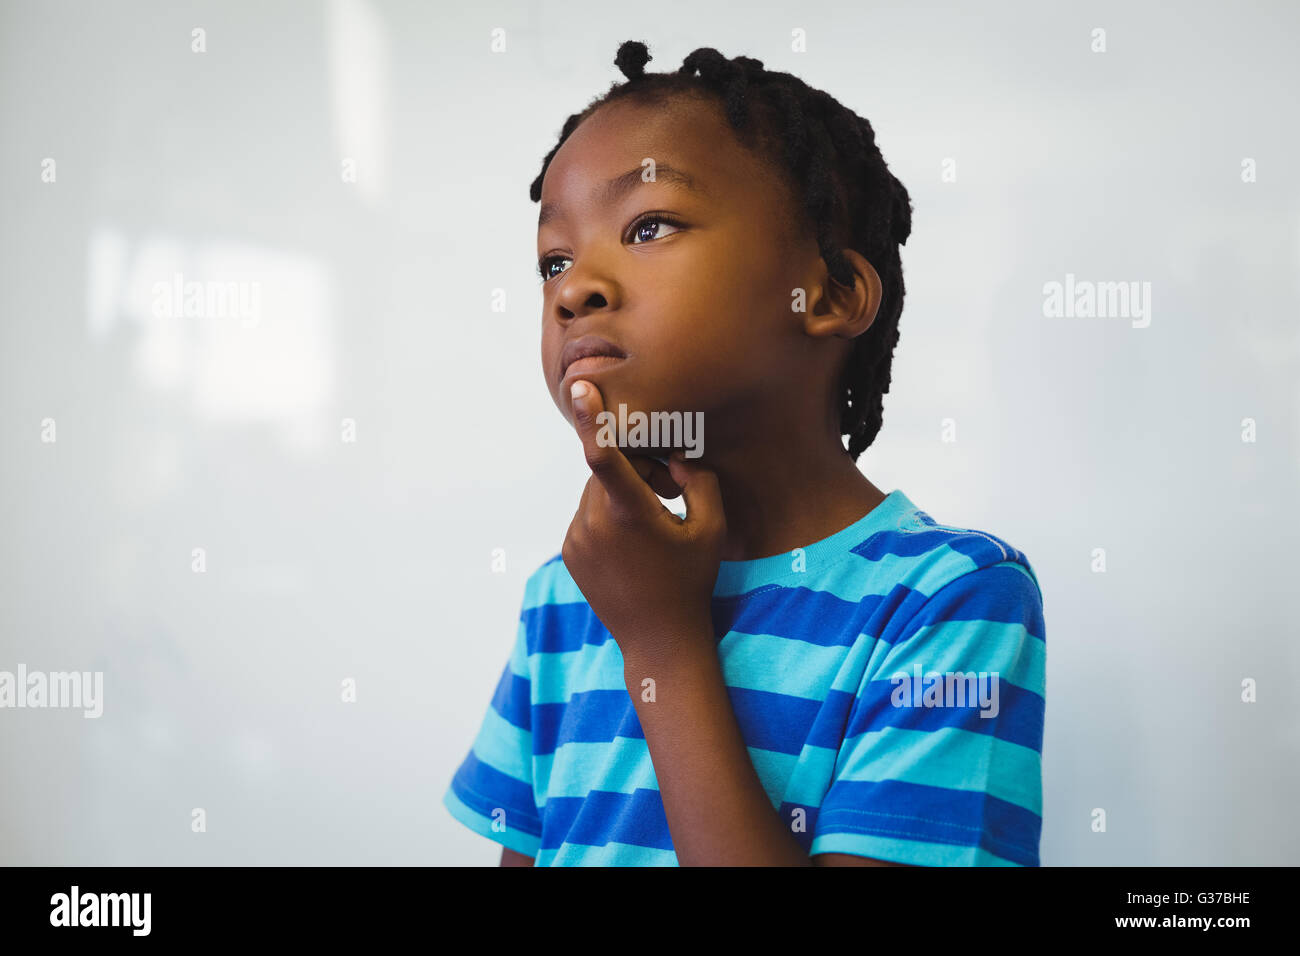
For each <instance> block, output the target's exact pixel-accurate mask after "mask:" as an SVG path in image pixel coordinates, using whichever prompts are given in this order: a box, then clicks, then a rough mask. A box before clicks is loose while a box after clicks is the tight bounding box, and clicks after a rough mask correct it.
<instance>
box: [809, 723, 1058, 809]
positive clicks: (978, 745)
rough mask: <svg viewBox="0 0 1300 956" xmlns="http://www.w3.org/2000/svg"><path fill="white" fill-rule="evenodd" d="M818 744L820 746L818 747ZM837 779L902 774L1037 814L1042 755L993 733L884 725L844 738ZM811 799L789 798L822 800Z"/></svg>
mask: <svg viewBox="0 0 1300 956" xmlns="http://www.w3.org/2000/svg"><path fill="white" fill-rule="evenodd" d="M818 749H820V748H818ZM841 755H842V756H841V758H840V761H839V763H840V765H839V766H838V767H837V768H836V771H835V779H836V780H870V781H878V780H901V781H903V782H905V783H920V784H925V785H927V786H931V787H947V788H948V789H951V790H981V791H983V792H985V793H988V794H990V795H992V796H995V797H997V798H999V799H1000V800H1006V801H1007V802H1008V803H1015V804H1018V805H1019V806H1022V807H1024V808H1025V809H1026V810H1032V811H1033V812H1034V813H1036V814H1038V815H1039V816H1042V813H1043V793H1042V786H1041V782H1040V781H1041V774H1042V766H1043V758H1042V755H1041V754H1039V753H1038V751H1036V750H1034V749H1033V748H1032V747H1022V746H1021V745H1020V744H1017V743H1012V742H1010V741H1006V740H999V739H998V738H997V737H994V736H993V735H992V734H973V733H971V732H970V731H968V730H961V729H959V728H956V727H946V728H944V729H942V730H928V731H927V730H904V729H900V728H898V727H885V728H883V729H881V730H876V731H871V732H869V733H865V734H858V735H857V736H856V737H851V738H849V739H848V740H846V741H845V742H844V747H843V749H842V750H841ZM801 796H803V797H813V798H814V799H812V800H809V799H797V798H793V797H792V798H790V799H791V802H798V803H803V804H811V805H814V806H820V805H821V796H822V795H819V794H801Z"/></svg>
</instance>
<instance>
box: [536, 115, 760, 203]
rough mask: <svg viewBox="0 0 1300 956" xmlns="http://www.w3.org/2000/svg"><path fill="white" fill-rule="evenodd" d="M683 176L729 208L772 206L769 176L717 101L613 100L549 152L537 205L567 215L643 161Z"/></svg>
mask: <svg viewBox="0 0 1300 956" xmlns="http://www.w3.org/2000/svg"><path fill="white" fill-rule="evenodd" d="M647 158H648V159H653V160H654V161H655V163H656V164H657V165H667V166H671V167H673V168H674V169H677V170H680V171H682V172H684V173H686V174H687V175H688V176H689V177H690V178H691V180H692V181H693V182H694V184H695V185H696V186H697V188H699V189H700V191H702V192H703V193H705V194H707V198H708V200H709V201H712V202H714V203H719V204H724V205H732V206H754V205H755V204H758V205H762V206H764V208H766V203H765V202H764V200H766V202H767V203H770V202H772V201H774V199H775V198H777V197H774V193H778V192H779V190H781V189H782V188H783V184H782V183H781V182H780V181H779V179H778V178H777V177H776V175H775V173H774V172H772V171H771V170H770V169H768V168H767V167H766V165H765V164H764V163H763V162H762V161H761V160H760V159H759V158H758V157H757V156H755V155H754V154H753V153H751V152H749V150H747V149H745V148H744V147H743V146H742V145H741V143H740V142H739V140H737V139H736V136H735V133H734V132H733V131H732V130H731V128H730V126H729V124H728V123H727V119H726V116H725V114H724V113H723V111H722V107H721V105H720V104H718V103H716V102H713V101H711V100H705V99H700V98H696V97H680V96H678V97H673V98H672V99H670V100H668V101H666V102H664V103H663V104H646V103H639V102H633V101H616V102H614V103H609V104H606V105H605V106H602V107H600V108H599V109H598V110H597V111H596V112H595V113H593V114H592V115H591V116H589V117H588V118H587V119H586V120H584V121H583V123H582V124H581V125H580V126H579V127H578V128H577V129H576V130H574V131H573V133H572V134H570V136H569V138H568V139H567V140H565V141H564V145H563V146H561V147H560V148H559V150H557V151H556V154H555V156H554V157H553V158H552V159H551V163H550V165H549V166H548V167H547V169H546V178H545V179H544V180H543V181H542V197H541V201H542V206H543V208H544V209H546V210H547V211H548V212H549V211H551V210H554V211H555V212H556V213H557V214H559V215H565V214H574V213H576V212H580V211H581V210H582V209H584V208H586V207H588V205H589V204H590V203H591V202H592V201H594V200H597V199H598V198H599V187H600V186H602V185H603V184H604V183H606V182H608V181H609V180H611V179H613V178H614V177H617V176H620V175H623V174H624V173H626V172H628V171H629V170H632V169H639V168H642V167H643V164H644V161H645V160H646V159H647Z"/></svg>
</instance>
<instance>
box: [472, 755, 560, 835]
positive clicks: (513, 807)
mask: <svg viewBox="0 0 1300 956" xmlns="http://www.w3.org/2000/svg"><path fill="white" fill-rule="evenodd" d="M451 788H452V790H453V792H454V793H455V794H456V796H457V797H459V798H460V800H461V802H462V803H464V804H465V805H466V806H467V807H469V808H470V809H472V810H474V811H476V812H477V813H481V814H483V816H485V817H491V816H492V812H493V811H494V810H496V809H502V810H505V811H506V822H507V826H512V827H514V828H516V829H518V830H523V831H524V832H525V833H531V834H532V835H533V836H540V835H541V832H542V824H541V821H540V819H539V818H538V814H537V804H536V803H534V802H533V788H532V787H530V786H529V785H528V784H526V783H524V782H523V781H522V780H516V779H515V778H514V777H511V776H509V775H507V774H504V773H502V772H501V771H500V770H497V769H495V768H494V767H491V766H489V765H488V764H486V763H484V762H483V761H481V760H479V759H478V757H477V756H475V754H474V752H473V751H472V750H471V751H470V753H469V755H468V756H467V757H466V758H465V760H464V762H463V763H462V764H461V765H460V769H459V770H457V771H456V776H455V777H453V778H452V782H451ZM489 794H491V796H489Z"/></svg>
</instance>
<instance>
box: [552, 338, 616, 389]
mask: <svg viewBox="0 0 1300 956" xmlns="http://www.w3.org/2000/svg"><path fill="white" fill-rule="evenodd" d="M626 359H627V353H626V352H624V351H623V350H622V349H621V348H619V347H618V346H617V345H615V344H614V343H613V342H609V341H607V340H605V339H602V338H600V337H598V336H595V335H584V336H582V338H579V339H575V340H573V341H572V342H569V343H567V344H566V345H565V346H564V350H563V351H562V352H561V353H560V381H561V382H564V381H565V380H567V379H569V378H576V377H580V376H584V375H592V374H594V373H596V372H600V371H604V370H605V369H607V368H610V367H612V366H615V365H617V364H619V363H620V362H623V361H625V360H626Z"/></svg>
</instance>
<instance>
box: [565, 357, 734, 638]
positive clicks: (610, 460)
mask: <svg viewBox="0 0 1300 956" xmlns="http://www.w3.org/2000/svg"><path fill="white" fill-rule="evenodd" d="M583 390H585V393H584V394H579V393H580V392H582V391H583ZM603 410H604V400H603V398H602V396H601V394H600V391H599V389H597V388H596V387H595V385H593V384H592V383H590V382H585V381H583V382H576V383H574V386H573V418H574V426H575V427H576V429H577V432H578V437H579V438H581V439H582V448H583V452H584V454H585V455H586V459H587V465H588V466H589V467H590V468H591V478H589V479H588V480H587V485H586V487H585V488H584V489H583V491H582V499H581V500H580V501H579V502H578V510H577V513H576V514H575V515H574V516H573V521H572V523H571V524H570V525H569V531H568V534H567V535H566V536H565V538H564V547H563V548H562V549H561V550H560V556H561V558H563V560H564V565H565V567H566V568H568V570H569V574H570V575H572V577H573V580H574V582H575V583H577V585H578V588H579V589H580V590H581V591H582V594H583V596H584V597H585V598H586V599H587V603H588V604H590V605H591V609H592V610H593V611H594V612H595V613H596V616H597V617H598V618H600V621H601V623H602V624H604V625H605V627H606V628H607V629H608V630H609V632H610V634H611V635H612V636H613V638H614V640H615V641H616V642H617V643H618V645H619V649H620V650H621V651H622V652H623V657H624V660H625V661H626V660H628V659H641V660H658V659H662V658H663V655H664V654H665V653H669V654H671V653H674V652H676V651H678V650H683V649H688V650H691V651H698V650H700V648H699V646H698V645H699V643H700V642H701V640H702V636H703V635H710V636H711V635H712V634H713V617H712V611H711V605H710V601H711V598H712V596H713V588H714V586H715V585H716V584H717V580H718V565H719V562H720V560H721V555H722V545H723V541H724V539H725V536H726V530H727V526H726V518H725V516H724V514H723V509H722V495H721V492H720V491H719V489H718V479H717V476H716V475H715V474H714V473H713V472H712V471H710V470H709V469H707V468H705V467H704V466H702V465H700V464H698V463H696V462H693V461H690V462H688V461H687V460H686V459H685V457H684V456H683V455H682V454H681V453H680V452H674V453H673V455H672V456H671V457H670V458H669V460H668V469H667V474H663V473H662V472H663V466H662V465H661V464H660V463H658V462H652V463H651V464H649V465H647V464H645V462H647V461H649V460H648V459H644V458H641V459H640V462H639V464H638V465H633V463H632V461H629V460H628V458H627V456H625V455H624V453H623V452H622V451H621V450H620V449H619V448H618V447H617V446H616V445H614V444H610V445H606V446H602V445H600V444H599V443H598V442H597V441H596V434H597V432H598V431H599V427H598V425H597V423H596V416H597V415H599V414H600V412H602V411H603ZM655 466H657V469H656V467H655ZM652 488H653V490H652ZM678 491H679V492H680V493H681V494H683V495H684V496H685V502H686V518H685V520H683V519H681V518H679V517H677V515H675V514H673V513H672V512H671V511H669V510H668V509H667V508H665V507H664V506H663V505H662V504H661V503H660V502H659V499H658V498H656V497H655V495H656V493H658V494H661V495H663V497H665V498H668V497H675V496H676V495H675V494H674V493H673V492H678ZM709 649H710V650H712V648H709Z"/></svg>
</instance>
